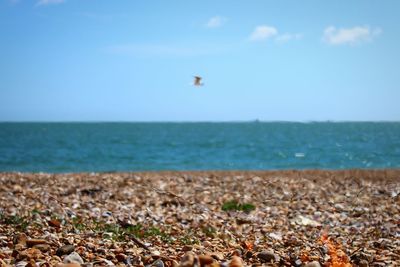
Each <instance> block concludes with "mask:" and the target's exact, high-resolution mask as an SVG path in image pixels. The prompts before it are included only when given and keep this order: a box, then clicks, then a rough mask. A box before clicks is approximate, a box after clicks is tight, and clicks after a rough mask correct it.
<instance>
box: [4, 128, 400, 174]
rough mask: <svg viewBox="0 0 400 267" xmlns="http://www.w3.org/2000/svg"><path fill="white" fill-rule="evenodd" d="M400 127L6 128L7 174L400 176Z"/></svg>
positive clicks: (5, 156)
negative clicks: (338, 172) (382, 171)
mask: <svg viewBox="0 0 400 267" xmlns="http://www.w3.org/2000/svg"><path fill="white" fill-rule="evenodd" d="M399 167H400V123H397V122H395V123H391V122H343V123H337V122H335V123H332V122H322V123H319V122H318V123H317V122H316V123H290V122H232V123H0V171H23V172H41V171H42V172H82V171H85V172H92V171H93V172H102V171H145V170H270V169H348V168H399Z"/></svg>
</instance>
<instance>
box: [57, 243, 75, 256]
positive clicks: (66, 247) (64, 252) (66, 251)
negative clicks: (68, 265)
mask: <svg viewBox="0 0 400 267" xmlns="http://www.w3.org/2000/svg"><path fill="white" fill-rule="evenodd" d="M74 250H75V247H74V246H73V245H64V246H62V247H60V248H58V249H57V251H56V255H57V256H62V255H67V254H70V253H72V252H73V251H74Z"/></svg>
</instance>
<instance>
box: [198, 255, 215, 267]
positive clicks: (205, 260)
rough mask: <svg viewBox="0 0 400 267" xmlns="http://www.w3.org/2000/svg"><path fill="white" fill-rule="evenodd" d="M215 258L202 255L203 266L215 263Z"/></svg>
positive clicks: (201, 262)
mask: <svg viewBox="0 0 400 267" xmlns="http://www.w3.org/2000/svg"><path fill="white" fill-rule="evenodd" d="M213 261H214V259H213V258H212V257H211V256H208V255H200V256H199V262H200V265H201V266H204V265H207V264H211V263H213Z"/></svg>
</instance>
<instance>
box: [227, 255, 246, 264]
mask: <svg viewBox="0 0 400 267" xmlns="http://www.w3.org/2000/svg"><path fill="white" fill-rule="evenodd" d="M228 267H243V261H242V259H241V258H240V257H238V256H233V257H232V260H231V261H230V262H229V264H228Z"/></svg>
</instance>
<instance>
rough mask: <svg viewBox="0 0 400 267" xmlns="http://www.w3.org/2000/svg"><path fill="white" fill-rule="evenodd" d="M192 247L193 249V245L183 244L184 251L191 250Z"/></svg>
mask: <svg viewBox="0 0 400 267" xmlns="http://www.w3.org/2000/svg"><path fill="white" fill-rule="evenodd" d="M192 249H193V247H192V246H189V245H185V246H183V248H182V251H191V250H192Z"/></svg>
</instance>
